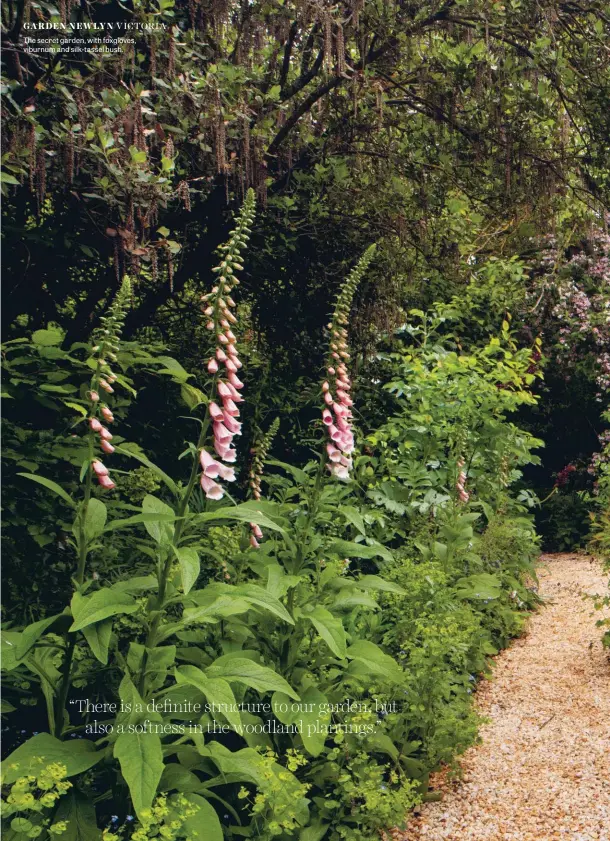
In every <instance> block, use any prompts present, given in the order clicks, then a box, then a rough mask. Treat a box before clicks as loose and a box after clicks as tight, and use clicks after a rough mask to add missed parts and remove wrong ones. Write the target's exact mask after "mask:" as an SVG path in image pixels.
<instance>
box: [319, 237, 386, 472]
mask: <svg viewBox="0 0 610 841" xmlns="http://www.w3.org/2000/svg"><path fill="white" fill-rule="evenodd" d="M374 251H375V246H374V245H371V246H370V247H369V248H367V250H366V251H365V252H364V254H363V255H362V257H361V258H360V260H359V261H358V263H357V264H356V266H355V267H354V268H353V269H352V271H351V272H350V274H349V276H348V278H347V280H346V282H345V284H344V286H343V288H342V289H341V291H340V293H339V295H338V297H337V301H336V304H335V311H334V313H333V317H332V321H331V322H330V324H328V330H329V332H330V337H331V339H330V348H329V355H328V361H327V363H326V372H325V373H326V375H327V376H328V379H325V380H324V382H323V383H322V395H323V399H324V403H325V407H324V409H323V411H322V420H323V422H324V426H325V427H326V430H327V433H328V436H329V438H330V441H331V443H329V444H327V446H326V452H327V455H328V462H327V467H328V469H329V471H330V473H331V474H332V475H333V476H335V477H336V478H337V479H344V480H345V479H349V471H350V469H351V467H352V460H351V458H350V456H351V454H352V453H353V451H354V434H353V431H352V425H351V417H352V410H351V407H352V405H353V401H352V399H351V397H350V390H351V380H350V378H349V376H348V371H347V362H348V361H349V359H350V355H349V351H348V343H347V338H348V334H347V324H348V319H349V312H350V309H351V305H352V300H353V298H354V294H355V292H356V289H357V287H358V284H359V283H360V280H361V279H362V276H363V275H364V273H365V271H366V269H367V268H368V265H369V263H370V262H371V260H372V259H373V253H374Z"/></svg>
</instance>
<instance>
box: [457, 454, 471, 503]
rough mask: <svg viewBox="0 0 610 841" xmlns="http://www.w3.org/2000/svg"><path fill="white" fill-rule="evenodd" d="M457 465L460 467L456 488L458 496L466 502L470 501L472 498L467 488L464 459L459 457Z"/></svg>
mask: <svg viewBox="0 0 610 841" xmlns="http://www.w3.org/2000/svg"><path fill="white" fill-rule="evenodd" d="M457 466H458V468H459V471H460V472H459V474H458V478H457V482H456V483H455V489H456V491H457V492H458V496H459V498H460V500H461V501H462V502H464V503H466V502H468V500H469V499H470V494H469V493H468V491H467V490H466V471H465V470H464V469H463V468H464V459H463V458H459V459H458V462H457Z"/></svg>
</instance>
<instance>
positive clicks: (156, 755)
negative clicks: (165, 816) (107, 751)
mask: <svg viewBox="0 0 610 841" xmlns="http://www.w3.org/2000/svg"><path fill="white" fill-rule="evenodd" d="M114 755H115V757H116V758H117V759H118V761H119V765H120V766H121V774H122V775H123V777H124V779H125V782H126V783H127V785H128V787H129V793H130V795H131V800H132V803H133V808H134V809H135V811H136V814H137V815H138V817H140V818H141V817H142V813H143V812H144V810H145V809H150V807H151V805H152V802H153V799H154V797H155V794H156V791H157V786H158V785H159V781H160V779H161V774H162V773H163V750H162V747H161V739H160V738H159V736H158V735H157V734H156V733H146V732H144V733H120V734H119V736H118V738H117V740H116V742H115V743H114Z"/></svg>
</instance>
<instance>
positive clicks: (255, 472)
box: [249, 418, 280, 549]
mask: <svg viewBox="0 0 610 841" xmlns="http://www.w3.org/2000/svg"><path fill="white" fill-rule="evenodd" d="M279 426H280V419H279V418H275V419H274V420H273V422H272V424H271V426H270V427H269V429H268V430H267V432H266V433H265V434H264V435H263V436H262V438H260V439H259V441H258V442H257V443H256V444H255V445H254V446H253V447H252V449H251V450H250V453H251V454H252V466H251V467H250V481H249V485H250V490H251V491H252V496H253V497H254V499H256V500H259V499H260V498H261V477H262V475H263V470H264V467H265V459H266V458H267V454H268V453H269V450H270V449H271V444H272V443H273V439H274V438H275V436H276V435H277V431H278V429H279ZM250 531H251V532H252V534H251V535H250V545H251V546H253V547H254V548H255V549H258V547H259V542H258V541H259V540H261V538H262V537H263V533H262V531H261V529H260V526H257V525H256V523H250Z"/></svg>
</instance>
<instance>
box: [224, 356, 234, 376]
mask: <svg viewBox="0 0 610 841" xmlns="http://www.w3.org/2000/svg"><path fill="white" fill-rule="evenodd" d="M225 367H226V369H227V371H228V372H229V373H230V374H235V373H237V365H236V364H235V362H233V360H232V359H228V358H227V359H226V360H225Z"/></svg>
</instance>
